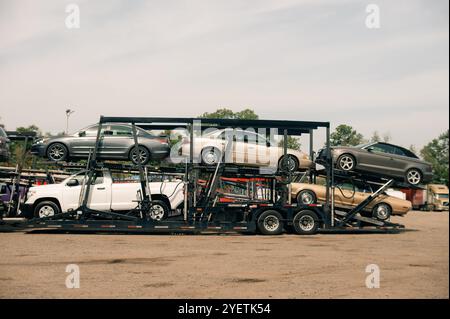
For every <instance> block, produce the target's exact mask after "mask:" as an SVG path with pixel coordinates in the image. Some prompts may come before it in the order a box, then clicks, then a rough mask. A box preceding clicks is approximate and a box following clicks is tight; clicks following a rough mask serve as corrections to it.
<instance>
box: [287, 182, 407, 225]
mask: <svg viewBox="0 0 450 319" xmlns="http://www.w3.org/2000/svg"><path fill="white" fill-rule="evenodd" d="M291 185H292V191H291V195H292V198H293V201H296V202H297V203H301V204H306V205H307V204H315V203H319V204H321V203H325V199H326V187H325V186H324V185H317V184H307V183H292V184H291ZM372 193H373V190H372V189H371V187H370V185H362V184H352V183H341V184H338V185H336V188H335V192H334V204H335V207H336V208H340V209H342V210H351V209H353V208H355V207H356V206H357V205H358V204H360V203H361V202H362V201H364V200H365V199H366V198H367V197H369V195H370V194H372ZM411 208H412V205H411V202H410V201H407V200H404V199H401V198H397V197H393V196H389V195H387V194H386V193H383V194H381V195H379V196H378V197H377V198H376V199H375V200H374V201H372V202H371V203H370V204H369V205H367V206H366V207H365V209H364V211H363V212H362V215H364V216H368V217H375V218H377V219H380V220H387V219H389V217H390V216H391V215H405V214H406V213H408V212H409V211H410V210H411Z"/></svg>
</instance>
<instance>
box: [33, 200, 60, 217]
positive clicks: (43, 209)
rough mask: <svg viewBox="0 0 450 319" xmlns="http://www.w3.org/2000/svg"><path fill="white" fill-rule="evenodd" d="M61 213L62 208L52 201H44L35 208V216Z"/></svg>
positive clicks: (49, 215)
mask: <svg viewBox="0 0 450 319" xmlns="http://www.w3.org/2000/svg"><path fill="white" fill-rule="evenodd" d="M60 213H61V209H60V208H59V206H58V205H57V204H56V203H55V202H52V201H42V202H40V203H39V204H37V205H36V207H35V208H34V217H36V218H44V217H51V216H55V215H56V214H60Z"/></svg>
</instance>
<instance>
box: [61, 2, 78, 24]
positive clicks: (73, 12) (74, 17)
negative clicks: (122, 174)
mask: <svg viewBox="0 0 450 319" xmlns="http://www.w3.org/2000/svg"><path fill="white" fill-rule="evenodd" d="M66 13H67V16H66V19H65V20H64V23H65V24H66V28H67V29H79V28H80V7H79V6H78V5H77V4H75V3H70V4H68V5H67V6H66Z"/></svg>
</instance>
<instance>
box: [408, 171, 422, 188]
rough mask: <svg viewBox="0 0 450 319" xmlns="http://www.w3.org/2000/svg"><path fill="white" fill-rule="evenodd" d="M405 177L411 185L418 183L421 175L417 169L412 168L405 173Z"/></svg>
mask: <svg viewBox="0 0 450 319" xmlns="http://www.w3.org/2000/svg"><path fill="white" fill-rule="evenodd" d="M406 179H407V181H408V183H410V184H412V185H417V184H419V183H420V181H421V179H422V177H421V175H420V172H419V171H417V170H415V169H412V170H410V171H409V172H408V173H407V174H406Z"/></svg>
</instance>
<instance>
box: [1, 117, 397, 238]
mask: <svg viewBox="0 0 450 319" xmlns="http://www.w3.org/2000/svg"><path fill="white" fill-rule="evenodd" d="M199 121H201V126H200V127H198V125H199V124H200V123H199ZM106 123H129V124H131V125H132V133H133V139H134V144H135V147H136V148H137V147H139V141H138V136H137V130H136V127H140V128H143V129H147V130H149V129H156V130H172V129H175V128H181V129H186V130H187V132H188V134H189V137H190V154H189V159H188V160H187V161H186V163H185V164H184V186H185V192H184V193H185V201H184V209H183V215H182V218H175V219H170V220H161V221H156V220H152V219H151V218H149V217H148V216H149V214H150V212H151V208H152V199H151V194H150V189H149V187H148V174H147V170H148V168H149V167H148V166H145V167H144V166H143V165H141V164H138V165H137V166H136V167H134V169H136V170H137V171H138V172H139V177H140V184H141V187H140V192H141V200H140V201H139V203H138V207H137V208H136V209H135V210H133V211H130V212H129V213H127V214H119V213H115V212H102V211H97V210H93V209H90V208H89V207H88V201H89V194H90V191H91V185H92V182H93V179H94V178H95V173H96V171H97V170H98V169H101V168H103V167H107V166H108V165H105V164H106V163H102V162H100V161H98V160H97V157H98V153H99V149H100V144H101V138H102V137H101V129H102V126H103V125H104V124H106ZM236 127H243V128H248V127H251V128H261V129H268V128H271V129H277V130H281V131H282V135H283V141H284V143H283V151H284V156H286V155H287V137H288V136H289V135H297V136H300V135H302V134H309V136H310V150H309V154H310V156H311V159H312V157H313V155H314V151H313V141H314V137H313V132H314V131H315V130H317V129H319V128H325V129H326V143H325V148H324V149H325V154H326V155H325V159H326V160H325V162H324V163H322V165H323V166H324V167H325V169H324V173H323V172H322V174H324V175H325V179H326V202H325V204H323V205H317V204H311V205H302V204H292V203H291V200H290V188H288V186H287V185H288V184H289V182H290V181H291V180H292V177H293V175H295V174H293V173H289V172H287V171H284V170H283V169H279V170H278V171H276V172H274V173H272V174H267V173H261V171H259V169H254V168H251V167H245V166H240V165H234V164H229V163H223V162H222V161H219V163H218V164H217V165H216V166H215V167H207V166H203V165H200V164H198V163H195V161H194V150H193V149H194V138H196V136H194V130H195V129H196V128H197V129H200V130H201V131H203V130H205V129H208V128H216V129H227V128H236ZM277 133H279V132H277ZM228 145H231V143H228ZM224 155H225V154H222V158H223V156H224ZM284 158H285V157H284ZM116 166H117V168H118V169H121V168H122V169H125V168H127V167H128V168H129V166H127V165H116ZM151 169H152V170H153V171H155V172H156V173H158V174H160V173H161V172H163V171H164V169H162V168H151ZM169 170H170V169H169ZM87 171H88V173H87V180H86V182H85V183H84V185H83V189H82V201H81V204H80V207H79V208H77V209H75V210H72V211H68V212H63V213H61V214H58V215H55V216H52V217H46V218H33V219H31V220H28V221H17V220H11V221H10V222H8V221H5V220H4V221H2V223H3V225H4V226H5V228H7V229H8V230H9V229H11V226H13V227H12V228H13V229H37V228H38V229H59V230H65V231H108V232H111V231H114V232H155V233H159V232H172V233H173V232H175V233H178V232H191V233H192V232H193V233H197V232H214V233H219V232H230V231H232V232H242V233H255V232H256V231H257V223H258V216H259V215H260V214H261V213H263V212H264V211H267V210H275V211H278V212H280V213H282V219H281V222H283V223H284V224H285V225H286V226H287V227H285V228H292V226H293V222H294V216H295V215H296V214H297V213H299V212H304V211H310V212H311V211H312V212H314V213H315V214H316V215H317V216H318V218H319V219H320V223H321V224H322V227H321V229H323V230H343V229H348V228H349V226H350V228H351V229H355V228H362V227H365V226H367V225H369V226H374V227H376V228H378V229H387V228H389V229H392V228H394V229H399V228H403V226H402V225H399V224H394V223H390V222H388V221H378V220H375V219H374V218H367V217H362V216H357V214H358V213H359V212H361V211H362V210H363V209H364V207H366V206H367V205H368V204H369V203H370V202H371V201H373V200H374V199H375V198H376V197H377V196H378V195H380V194H381V193H382V192H383V191H384V190H385V189H386V188H387V187H389V186H390V185H392V184H393V183H394V181H392V180H390V181H388V182H387V183H386V184H385V185H383V186H382V187H381V188H380V189H379V190H378V191H377V192H376V193H374V194H373V195H372V196H370V197H369V199H368V200H366V201H364V202H363V203H361V204H360V205H358V207H356V208H355V209H353V210H352V211H350V212H348V213H342V212H339V211H336V210H335V207H334V196H333V195H334V185H335V183H334V171H335V168H334V163H333V159H332V156H331V145H330V123H329V122H311V121H279V120H230V119H203V118H173V117H170V118H165V117H106V116H101V117H100V120H99V125H98V131H97V138H96V143H95V147H94V149H93V152H92V153H91V154H90V158H89V160H88V163H87ZM200 173H207V174H210V179H209V180H208V182H207V187H206V188H207V194H206V197H204V198H203V200H199V198H197V191H198V190H197V187H198V177H199V174H200ZM221 176H235V177H249V176H250V177H255V176H257V177H264V178H267V179H268V180H270V181H272V187H271V197H272V201H271V202H269V203H267V202H265V203H261V202H258V201H251V200H249V201H248V202H245V203H227V204H219V203H217V200H216V197H215V195H216V190H217V184H218V181H219V179H220V177H221ZM309 176H310V180H311V181H314V180H315V178H316V176H317V172H316V171H315V170H310V172H309ZM283 178H284V179H287V181H286V182H285V183H284V184H283V183H282V182H280V181H279V180H280V179H283ZM280 185H281V186H280ZM280 189H281V196H279V199H277V198H276V192H277V191H279V190H280ZM221 213H223V215H225V216H228V217H230V215H231V220H227V219H226V218H225V220H220V219H219V220H216V219H215V217H217V216H220V214H221ZM228 213H229V214H228ZM238 216H240V217H241V219H238Z"/></svg>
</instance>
